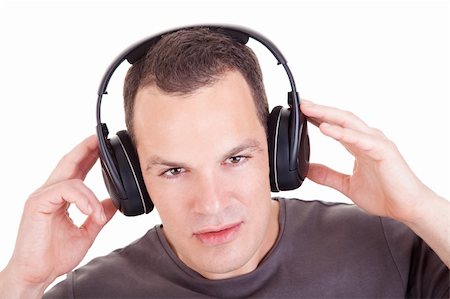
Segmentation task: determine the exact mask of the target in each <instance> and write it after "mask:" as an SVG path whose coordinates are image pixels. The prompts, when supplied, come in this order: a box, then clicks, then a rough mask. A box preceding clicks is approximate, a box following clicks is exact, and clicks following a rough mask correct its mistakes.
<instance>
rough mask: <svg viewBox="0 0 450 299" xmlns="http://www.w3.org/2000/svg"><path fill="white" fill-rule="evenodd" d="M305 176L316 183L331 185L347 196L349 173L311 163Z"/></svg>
mask: <svg viewBox="0 0 450 299" xmlns="http://www.w3.org/2000/svg"><path fill="white" fill-rule="evenodd" d="M307 177H308V178H309V179H310V180H311V181H313V182H315V183H317V184H320V185H324V186H327V187H331V188H333V189H335V190H337V191H339V192H341V193H342V194H344V195H346V196H348V195H347V194H348V192H347V191H348V186H349V179H350V176H349V175H346V174H343V173H340V172H337V171H336V170H333V169H331V168H329V167H327V166H325V165H322V164H316V163H311V164H310V165H309V170H308V174H307Z"/></svg>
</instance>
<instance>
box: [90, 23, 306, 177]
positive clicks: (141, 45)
mask: <svg viewBox="0 0 450 299" xmlns="http://www.w3.org/2000/svg"><path fill="white" fill-rule="evenodd" d="M201 27H204V28H209V29H212V30H216V31H217V32H221V33H223V34H225V35H227V36H229V37H231V38H232V39H234V40H235V41H237V42H239V43H241V44H246V43H247V42H248V40H249V38H252V39H254V40H257V41H258V42H260V43H261V44H263V45H264V46H265V47H266V48H267V49H268V50H269V51H270V52H271V53H272V54H273V55H274V57H275V58H276V59H277V62H278V64H281V65H282V66H283V67H284V69H285V71H286V74H287V76H288V79H289V82H290V85H291V92H290V93H288V104H289V106H290V107H291V109H292V119H291V124H290V128H291V129H292V130H294V131H295V128H298V127H299V126H300V101H299V96H298V92H297V89H296V85H295V81H294V78H293V76H292V73H291V70H290V69H289V66H288V65H287V61H286V59H285V58H284V56H283V54H282V53H281V51H280V50H279V49H278V47H277V46H275V44H274V43H272V42H271V41H270V40H269V39H268V38H266V37H264V36H263V35H261V34H259V33H257V32H255V31H252V30H250V29H247V28H243V27H237V26H229V25H197V26H187V27H179V28H176V29H172V30H168V31H164V32H162V33H158V34H156V35H153V36H150V37H148V38H146V39H143V40H141V41H139V42H137V43H135V44H134V45H132V46H130V47H128V48H127V49H126V50H125V51H123V52H122V53H121V54H120V55H119V56H117V58H116V59H115V60H114V61H113V62H112V63H111V65H110V66H109V67H108V69H107V71H106V72H105V74H104V75H103V78H102V80H101V83H100V86H99V89H98V92H97V95H98V98H97V133H99V134H100V135H99V136H104V138H103V139H104V140H103V141H102V140H100V147H101V149H106V139H107V136H108V132H107V129H106V126H105V125H102V122H101V112H100V111H101V101H102V98H103V95H104V94H107V93H108V92H107V90H106V89H107V87H108V83H109V81H110V79H111V77H112V75H113V73H114V71H115V70H116V69H117V68H118V67H119V65H121V64H122V62H123V61H125V60H127V61H128V62H129V63H131V64H133V63H135V62H136V61H138V60H139V59H140V58H142V57H144V56H145V55H146V53H147V52H148V51H149V50H150V49H151V47H152V46H153V45H155V44H156V43H157V42H158V41H159V40H160V39H161V38H162V37H163V36H164V35H166V34H170V33H173V32H176V31H179V30H185V29H193V28H201ZM292 137H293V138H292V139H291V140H290V160H289V168H290V170H295V169H296V167H297V161H296V159H294V158H295V157H296V156H297V155H296V153H297V152H298V150H299V147H300V141H299V137H298V134H292ZM99 139H102V138H99ZM106 160H109V159H106ZM106 163H108V164H109V163H112V161H109V162H108V161H106Z"/></svg>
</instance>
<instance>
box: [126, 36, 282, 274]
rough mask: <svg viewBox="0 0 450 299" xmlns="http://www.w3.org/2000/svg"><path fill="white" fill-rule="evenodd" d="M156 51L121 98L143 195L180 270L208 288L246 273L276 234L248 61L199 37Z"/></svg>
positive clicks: (263, 110) (257, 89)
mask: <svg viewBox="0 0 450 299" xmlns="http://www.w3.org/2000/svg"><path fill="white" fill-rule="evenodd" d="M160 43H161V44H160ZM160 43H158V44H156V45H155V47H154V48H152V49H151V50H150V52H149V53H148V55H147V57H146V58H144V59H143V60H142V61H141V62H139V63H137V64H135V65H134V66H133V67H132V69H131V70H130V72H129V74H128V76H127V83H126V84H127V86H126V88H125V97H126V99H125V101H126V104H125V105H126V110H127V116H126V117H127V125H128V129H129V131H130V133H131V134H132V135H133V139H134V140H135V145H136V149H137V153H138V155H139V162H140V166H141V169H142V173H143V177H144V181H145V185H146V187H147V190H148V192H149V195H150V197H151V198H152V200H153V202H154V204H155V207H156V209H157V210H158V212H159V214H160V217H161V220H162V222H163V231H164V234H165V236H166V238H167V240H168V241H169V243H170V245H171V247H172V248H173V250H174V251H175V253H176V254H177V255H178V257H179V258H180V259H181V260H182V261H183V262H184V263H185V264H186V265H188V266H189V267H191V268H192V269H194V270H196V271H197V272H199V273H200V274H202V275H204V276H205V277H207V278H211V279H219V278H228V277H232V276H236V275H239V274H244V273H247V272H249V271H252V270H253V269H254V268H256V266H257V265H258V263H259V262H260V261H261V259H262V258H263V257H264V255H265V254H266V253H267V252H268V251H269V249H270V248H271V247H272V245H273V243H274V242H275V239H276V236H277V234H278V216H277V215H278V206H277V205H276V203H275V202H273V201H271V200H270V183H269V163H268V149H267V138H266V132H265V125H266V123H265V120H266V117H267V102H266V98H265V94H264V89H263V85H262V78H261V72H260V69H259V66H258V63H257V60H256V58H255V56H254V55H253V53H252V52H251V51H250V50H249V49H248V48H246V47H245V46H243V45H241V44H238V43H237V42H234V41H232V40H230V39H229V38H227V37H226V36H223V35H221V34H217V33H213V32H209V31H208V30H207V29H196V30H192V31H179V32H176V33H173V34H170V35H168V36H166V37H164V38H163V39H162V40H161V41H160ZM144 74H146V75H145V76H144ZM130 101H131V102H130ZM258 103H259V104H258Z"/></svg>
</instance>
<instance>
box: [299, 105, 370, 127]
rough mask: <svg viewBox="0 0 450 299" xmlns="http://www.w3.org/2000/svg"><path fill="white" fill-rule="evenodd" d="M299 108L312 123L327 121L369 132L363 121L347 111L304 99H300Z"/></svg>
mask: <svg viewBox="0 0 450 299" xmlns="http://www.w3.org/2000/svg"><path fill="white" fill-rule="evenodd" d="M300 108H301V110H302V112H303V114H305V115H306V116H307V118H310V119H311V120H312V121H311V122H313V124H314V123H315V124H321V123H323V122H327V123H330V124H334V125H339V126H341V127H344V128H350V129H353V130H358V131H362V132H366V133H370V132H371V128H370V127H369V126H368V125H367V124H366V123H365V122H363V121H362V120H361V119H360V118H359V117H357V116H356V115H354V114H353V113H351V112H349V111H344V110H341V109H338V108H334V107H329V106H323V105H318V104H315V103H312V102H310V101H306V100H302V101H301V104H300Z"/></svg>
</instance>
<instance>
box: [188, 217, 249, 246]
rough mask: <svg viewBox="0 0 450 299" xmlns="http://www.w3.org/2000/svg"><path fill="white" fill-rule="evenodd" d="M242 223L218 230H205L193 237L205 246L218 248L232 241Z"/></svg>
mask: <svg viewBox="0 0 450 299" xmlns="http://www.w3.org/2000/svg"><path fill="white" fill-rule="evenodd" d="M241 224H242V222H239V223H234V224H230V225H226V226H222V227H220V228H213V229H205V230H200V231H198V232H196V233H194V236H195V237H196V238H197V239H198V240H200V242H202V243H203V244H204V245H206V246H218V245H222V244H226V243H229V242H231V241H233V240H234V239H235V238H236V236H237V234H238V232H239V229H240V228H241Z"/></svg>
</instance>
